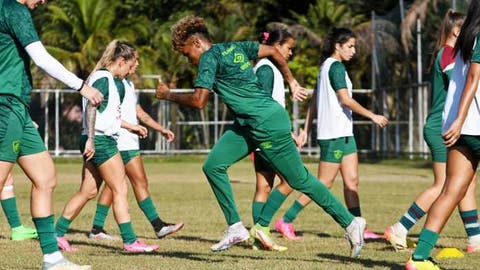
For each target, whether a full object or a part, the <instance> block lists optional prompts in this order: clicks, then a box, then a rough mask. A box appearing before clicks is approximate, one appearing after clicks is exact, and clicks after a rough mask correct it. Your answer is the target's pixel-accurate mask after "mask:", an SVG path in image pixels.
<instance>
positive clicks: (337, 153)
mask: <svg viewBox="0 0 480 270" xmlns="http://www.w3.org/2000/svg"><path fill="white" fill-rule="evenodd" d="M342 155H343V151H342V150H335V151H333V157H334V158H335V159H340V158H341V157H342Z"/></svg>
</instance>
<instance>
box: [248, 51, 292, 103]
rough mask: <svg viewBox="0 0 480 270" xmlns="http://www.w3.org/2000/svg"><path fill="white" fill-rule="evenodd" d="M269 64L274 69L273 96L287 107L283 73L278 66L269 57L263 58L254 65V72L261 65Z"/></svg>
mask: <svg viewBox="0 0 480 270" xmlns="http://www.w3.org/2000/svg"><path fill="white" fill-rule="evenodd" d="M264 65H267V66H269V67H271V68H272V70H273V90H272V98H273V99H274V100H275V101H276V102H278V103H279V104H280V105H282V107H284V108H285V85H284V84H283V75H282V73H281V72H280V70H278V68H277V67H276V66H275V65H274V64H273V63H272V62H271V61H270V60H268V59H267V58H262V59H261V60H260V61H258V63H257V64H256V65H255V67H253V72H255V73H256V72H257V69H258V68H260V67H261V66H264Z"/></svg>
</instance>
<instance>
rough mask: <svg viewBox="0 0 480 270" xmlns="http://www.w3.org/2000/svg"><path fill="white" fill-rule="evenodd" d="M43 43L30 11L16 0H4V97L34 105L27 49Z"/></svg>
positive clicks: (0, 37)
mask: <svg viewBox="0 0 480 270" xmlns="http://www.w3.org/2000/svg"><path fill="white" fill-rule="evenodd" d="M39 40H40V39H39V37H38V34H37V31H36V30H35V27H34V26H33V21H32V15H31V14H30V11H29V10H28V8H27V7H26V6H24V5H22V4H20V3H19V2H17V1H16V0H0V94H10V95H14V96H16V97H18V98H19V99H20V100H21V101H22V102H23V103H24V104H25V105H28V104H30V99H31V98H30V93H31V91H32V75H31V73H30V57H29V56H28V54H27V52H26V51H25V49H24V48H25V47H26V46H27V45H29V44H30V43H33V42H36V41H39Z"/></svg>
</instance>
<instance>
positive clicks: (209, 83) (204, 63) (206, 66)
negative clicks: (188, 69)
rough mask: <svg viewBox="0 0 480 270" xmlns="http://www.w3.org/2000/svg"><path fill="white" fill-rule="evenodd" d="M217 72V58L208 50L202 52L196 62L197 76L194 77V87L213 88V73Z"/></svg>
mask: <svg viewBox="0 0 480 270" xmlns="http://www.w3.org/2000/svg"><path fill="white" fill-rule="evenodd" d="M216 73H217V60H216V58H215V57H214V55H212V53H211V52H210V51H208V52H205V53H203V55H202V56H201V58H200V62H199V63H198V72H197V78H196V79H195V83H194V87H195V88H204V89H208V90H213V85H214V83H215V75H216Z"/></svg>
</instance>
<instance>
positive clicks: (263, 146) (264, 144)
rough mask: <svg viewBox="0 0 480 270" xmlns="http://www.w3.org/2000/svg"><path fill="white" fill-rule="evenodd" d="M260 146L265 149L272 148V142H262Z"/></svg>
mask: <svg viewBox="0 0 480 270" xmlns="http://www.w3.org/2000/svg"><path fill="white" fill-rule="evenodd" d="M260 147H262V148H263V149H270V148H272V142H262V143H261V144H260Z"/></svg>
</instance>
